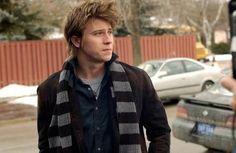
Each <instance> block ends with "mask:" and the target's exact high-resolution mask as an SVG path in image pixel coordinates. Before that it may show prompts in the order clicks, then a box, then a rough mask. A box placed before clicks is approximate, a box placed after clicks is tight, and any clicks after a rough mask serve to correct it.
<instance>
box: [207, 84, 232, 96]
mask: <svg viewBox="0 0 236 153" xmlns="http://www.w3.org/2000/svg"><path fill="white" fill-rule="evenodd" d="M208 92H211V93H213V94H221V95H225V96H233V94H232V92H230V91H229V90H227V89H225V88H224V87H223V86H222V85H221V84H220V81H218V82H216V83H215V84H214V85H213V86H211V87H210V88H209V89H208Z"/></svg>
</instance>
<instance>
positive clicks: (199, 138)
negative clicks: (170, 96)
mask: <svg viewBox="0 0 236 153" xmlns="http://www.w3.org/2000/svg"><path fill="white" fill-rule="evenodd" d="M232 96H233V94H232V93H231V92H229V91H228V90H226V89H225V88H223V87H222V86H221V85H220V83H216V84H215V85H213V86H212V87H211V88H209V89H208V90H207V91H203V92H201V93H198V94H194V95H185V96H181V100H180V101H179V103H178V104H177V108H176V118H175V119H174V121H173V124H172V133H173V135H174V136H175V137H176V138H178V139H181V140H183V141H186V142H191V143H195V144H199V145H203V146H205V147H207V148H212V149H217V150H222V151H226V152H231V151H232V150H233V142H232V140H233V139H232V125H233V114H234V113H233V110H232V109H231V107H230V105H229V103H230V99H231V98H232Z"/></svg>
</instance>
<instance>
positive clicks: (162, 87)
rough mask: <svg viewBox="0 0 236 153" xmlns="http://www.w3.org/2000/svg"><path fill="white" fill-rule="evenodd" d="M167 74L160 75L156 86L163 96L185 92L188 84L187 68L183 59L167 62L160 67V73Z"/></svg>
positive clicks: (174, 95)
mask: <svg viewBox="0 0 236 153" xmlns="http://www.w3.org/2000/svg"><path fill="white" fill-rule="evenodd" d="M162 72H165V74H166V75H164V76H160V77H158V79H157V81H156V82H155V84H154V86H155V89H156V91H157V93H158V95H159V96H160V97H161V98H166V97H176V96H178V95H180V94H182V93H183V90H184V88H185V87H186V85H187V84H188V80H186V77H185V69H184V65H183V63H182V61H181V60H177V61H170V62H167V63H165V65H163V67H162V68H161V69H160V73H162Z"/></svg>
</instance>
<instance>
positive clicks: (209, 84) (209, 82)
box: [202, 81, 214, 91]
mask: <svg viewBox="0 0 236 153" xmlns="http://www.w3.org/2000/svg"><path fill="white" fill-rule="evenodd" d="M213 84H214V82H212V81H206V82H204V83H203V86H202V91H204V90H207V89H208V88H210V87H211V86H212V85H213Z"/></svg>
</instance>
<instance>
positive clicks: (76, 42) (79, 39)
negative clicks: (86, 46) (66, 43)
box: [70, 36, 81, 48]
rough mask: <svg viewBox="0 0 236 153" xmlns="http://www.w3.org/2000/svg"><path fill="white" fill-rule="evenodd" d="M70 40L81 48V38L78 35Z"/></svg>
mask: <svg viewBox="0 0 236 153" xmlns="http://www.w3.org/2000/svg"><path fill="white" fill-rule="evenodd" d="M70 40H71V42H72V43H73V44H74V46H75V47H77V48H80V42H81V38H79V37H77V36H72V37H71V39H70Z"/></svg>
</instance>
